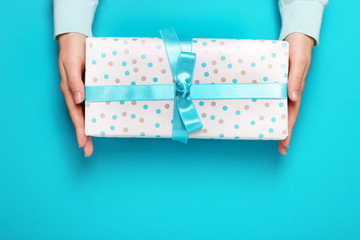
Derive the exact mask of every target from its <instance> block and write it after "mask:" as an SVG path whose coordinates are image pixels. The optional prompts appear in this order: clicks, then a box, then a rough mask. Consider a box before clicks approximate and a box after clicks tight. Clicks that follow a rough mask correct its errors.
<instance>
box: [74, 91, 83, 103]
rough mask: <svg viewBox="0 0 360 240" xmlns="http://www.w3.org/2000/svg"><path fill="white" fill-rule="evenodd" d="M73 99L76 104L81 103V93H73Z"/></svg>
mask: <svg viewBox="0 0 360 240" xmlns="http://www.w3.org/2000/svg"><path fill="white" fill-rule="evenodd" d="M74 101H75V103H76V104H79V103H81V94H80V92H76V93H74Z"/></svg>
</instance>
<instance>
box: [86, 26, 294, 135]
mask: <svg viewBox="0 0 360 240" xmlns="http://www.w3.org/2000/svg"><path fill="white" fill-rule="evenodd" d="M288 54H289V48H288V43H287V42H285V41H272V40H244V39H215V38H214V39H213V38H211V39H210V38H193V39H190V40H182V41H179V40H178V39H177V37H176V34H175V32H174V31H173V30H172V29H165V30H163V31H162V37H159V38H140V37H137V38H128V37H115V38H114V37H106V38H95V37H90V38H87V39H86V64H85V65H86V66H85V133H86V135H88V136H97V137H141V138H173V139H176V140H179V139H180V141H183V142H186V139H187V138H204V139H235V140H236V139H268V140H270V139H272V140H280V139H284V138H285V137H286V136H287V134H288V119H287V118H288V117H287V116H288V114H287V79H288V62H289V60H288Z"/></svg>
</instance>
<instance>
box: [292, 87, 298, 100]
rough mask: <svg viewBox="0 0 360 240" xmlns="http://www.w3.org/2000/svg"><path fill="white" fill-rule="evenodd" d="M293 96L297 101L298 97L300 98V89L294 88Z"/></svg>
mask: <svg viewBox="0 0 360 240" xmlns="http://www.w3.org/2000/svg"><path fill="white" fill-rule="evenodd" d="M292 97H293V99H294V101H297V100H298V98H299V91H298V90H294V91H293V94H292Z"/></svg>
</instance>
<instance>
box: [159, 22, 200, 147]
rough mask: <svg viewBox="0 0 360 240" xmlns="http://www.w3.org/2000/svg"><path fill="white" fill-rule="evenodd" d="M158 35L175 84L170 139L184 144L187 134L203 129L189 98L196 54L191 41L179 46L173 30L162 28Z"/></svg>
mask: <svg viewBox="0 0 360 240" xmlns="http://www.w3.org/2000/svg"><path fill="white" fill-rule="evenodd" d="M160 34H161V37H162V40H163V42H164V46H165V50H166V53H167V57H168V60H169V64H170V69H171V73H172V75H173V78H174V82H175V84H174V87H175V89H174V91H175V98H174V114H173V128H172V129H173V132H172V139H173V140H177V141H180V142H183V143H186V142H187V139H188V138H189V133H192V132H195V131H196V130H199V129H201V128H202V127H203V124H202V122H201V120H200V117H199V114H198V113H197V111H196V108H195V105H194V103H193V101H192V100H191V97H190V89H191V83H192V79H193V73H194V67H195V61H196V54H195V53H192V52H191V48H192V43H191V40H190V41H185V42H183V43H182V44H180V42H179V40H178V38H177V36H176V33H175V31H174V29H173V28H164V29H162V30H160ZM182 48H184V49H182Z"/></svg>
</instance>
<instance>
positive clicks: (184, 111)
mask: <svg viewBox="0 0 360 240" xmlns="http://www.w3.org/2000/svg"><path fill="white" fill-rule="evenodd" d="M176 102H177V105H178V110H179V114H180V116H181V119H182V122H183V124H184V126H185V128H186V131H187V132H188V133H192V132H195V131H197V130H199V129H200V128H202V127H203V124H202V122H201V120H200V117H199V114H198V113H197V111H196V108H195V105H194V103H193V101H192V100H191V98H190V97H186V98H183V97H178V98H177V99H176Z"/></svg>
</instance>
